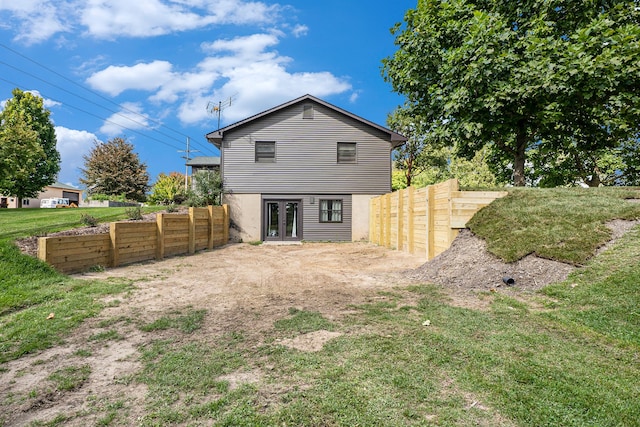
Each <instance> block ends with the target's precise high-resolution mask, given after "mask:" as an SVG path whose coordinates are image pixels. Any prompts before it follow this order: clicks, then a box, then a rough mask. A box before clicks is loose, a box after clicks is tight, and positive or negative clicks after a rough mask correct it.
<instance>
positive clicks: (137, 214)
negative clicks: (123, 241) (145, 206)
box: [124, 206, 142, 221]
mask: <svg viewBox="0 0 640 427" xmlns="http://www.w3.org/2000/svg"><path fill="white" fill-rule="evenodd" d="M124 212H125V213H126V214H127V218H128V219H133V220H136V221H139V220H141V219H142V206H132V207H130V208H126V209H125V210H124Z"/></svg>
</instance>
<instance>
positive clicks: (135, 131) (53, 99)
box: [0, 77, 180, 150]
mask: <svg viewBox="0 0 640 427" xmlns="http://www.w3.org/2000/svg"><path fill="white" fill-rule="evenodd" d="M0 80H2V81H4V82H7V83H9V84H10V85H12V86H15V87H18V88H21V89H22V90H27V89H26V88H24V87H21V85H20V84H17V83H15V82H12V81H10V80H7V79H5V78H4V77H0ZM47 99H50V100H52V101H54V102H59V103H61V104H62V101H59V100H57V99H55V98H52V97H50V96H48V95H47ZM64 105H65V106H67V107H70V108H72V109H74V110H78V111H80V112H82V113H85V114H87V115H89V116H92V117H95V118H97V119H99V120H104V121H105V122H107V123H111V124H113V125H116V126H119V127H121V128H123V129H126V130H128V131H131V132H133V133H137V134H138V135H140V136H142V137H144V138H147V139H151V140H154V141H157V142H159V143H160V144H163V145H166V146H167V147H171V148H174V149H176V150H178V149H179V148H180V147H177V146H175V145H171V144H169V143H167V142H165V141H162V140H160V139H158V138H155V137H153V136H150V135H146V134H144V133H142V132H140V131H138V130H136V129H131V128H128V127H126V126H123V125H121V124H120V123H116V122H114V121H112V120H109V119H107V118H104V117H100V116H98V115H97V114H94V113H92V112H90V111H87V110H84V109H82V108H80V107H76V106H74V105H73V104H69V103H64Z"/></svg>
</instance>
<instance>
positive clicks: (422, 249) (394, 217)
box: [369, 179, 507, 260]
mask: <svg viewBox="0 0 640 427" xmlns="http://www.w3.org/2000/svg"><path fill="white" fill-rule="evenodd" d="M506 195H507V192H506V191H459V186H458V180H457V179H450V180H449V181H445V182H443V183H440V184H435V185H430V186H428V187H424V188H420V189H416V188H414V187H408V188H405V189H404V190H399V191H394V192H393V193H387V194H384V195H382V196H378V197H375V198H373V199H371V201H370V205H369V208H370V209H369V212H370V218H369V241H370V242H371V243H375V244H378V245H380V246H385V247H387V248H392V249H397V250H401V251H405V252H409V253H411V254H420V255H424V256H425V259H426V260H431V259H433V258H434V257H435V256H437V255H439V254H441V253H442V252H444V251H446V250H447V249H449V247H450V246H451V243H452V242H453V240H454V239H455V238H456V236H457V235H458V232H459V230H460V229H462V228H466V224H467V221H469V220H470V219H471V218H472V217H473V215H475V213H476V212H478V211H479V210H480V209H482V208H483V207H485V206H487V205H489V204H490V203H491V202H493V201H494V200H495V199H498V198H501V197H504V196H506Z"/></svg>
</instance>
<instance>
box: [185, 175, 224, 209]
mask: <svg viewBox="0 0 640 427" xmlns="http://www.w3.org/2000/svg"><path fill="white" fill-rule="evenodd" d="M191 179H192V181H193V188H192V189H191V190H190V192H189V200H188V202H189V205H191V206H208V205H220V204H222V193H223V185H222V176H221V175H220V172H219V171H215V170H214V171H211V170H199V171H198V172H196V173H195V174H193V176H192V177H191Z"/></svg>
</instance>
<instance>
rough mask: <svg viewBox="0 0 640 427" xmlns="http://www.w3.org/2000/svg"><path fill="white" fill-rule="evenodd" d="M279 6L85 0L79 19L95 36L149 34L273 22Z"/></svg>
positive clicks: (225, 0) (214, 0)
mask: <svg viewBox="0 0 640 427" xmlns="http://www.w3.org/2000/svg"><path fill="white" fill-rule="evenodd" d="M278 10H279V6H277V5H267V4H265V3H263V2H245V1H242V0H207V1H204V0H179V1H175V0H174V1H165V0H136V1H131V0H89V1H88V2H87V3H86V5H85V7H84V9H83V10H82V13H81V18H80V19H81V22H82V24H84V25H85V26H86V28H87V31H88V33H89V34H91V35H92V36H94V37H98V38H107V39H109V38H114V37H122V36H129V37H150V36H158V35H162V34H170V33H173V32H178V31H187V30H193V29H197V28H203V27H207V26H209V25H216V24H257V23H269V22H273V21H274V19H275V17H276V16H277V13H278Z"/></svg>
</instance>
